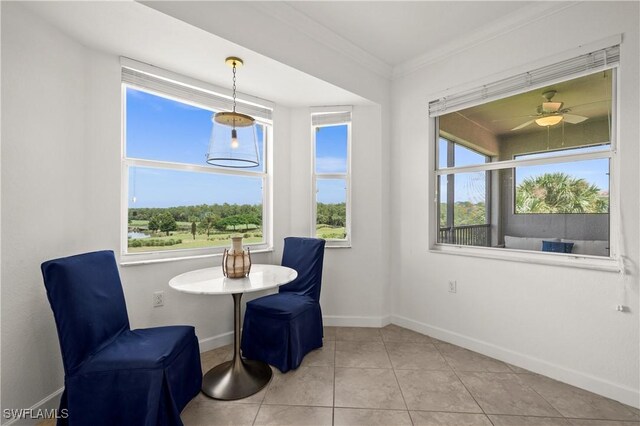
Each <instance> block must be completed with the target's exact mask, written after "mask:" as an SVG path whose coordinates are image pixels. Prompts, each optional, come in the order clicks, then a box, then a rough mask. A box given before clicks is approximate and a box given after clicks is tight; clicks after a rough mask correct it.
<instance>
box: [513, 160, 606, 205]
mask: <svg viewBox="0 0 640 426" xmlns="http://www.w3.org/2000/svg"><path fill="white" fill-rule="evenodd" d="M515 194H516V196H515V208H514V210H515V212H516V214H608V213H609V160H608V159H604V158H603V159H598V160H587V161H574V162H569V163H559V164H548V165H540V166H527V167H518V168H516V169H515Z"/></svg>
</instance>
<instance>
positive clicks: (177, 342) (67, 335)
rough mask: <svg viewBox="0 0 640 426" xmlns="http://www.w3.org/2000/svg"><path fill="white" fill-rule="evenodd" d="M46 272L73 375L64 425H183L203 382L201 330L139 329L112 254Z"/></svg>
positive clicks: (59, 263)
mask: <svg viewBox="0 0 640 426" xmlns="http://www.w3.org/2000/svg"><path fill="white" fill-rule="evenodd" d="M41 269H42V275H43V277H44V283H45V287H46V289H47V297H48V298H49V303H50V304H51V309H52V310H53V315H54V317H55V322H56V327H57V329H58V339H59V341H60V349H61V351H62V362H63V365H64V373H65V377H64V392H63V394H62V398H61V400H60V410H62V409H66V410H67V413H68V418H67V419H59V420H58V425H64V424H69V425H72V426H73V425H105V426H106V425H109V426H112V425H145V426H155V425H182V421H181V420H180V412H181V411H182V409H183V408H184V407H185V406H186V405H187V403H188V402H189V401H190V400H191V399H192V398H193V397H194V396H196V395H197V394H198V392H199V391H200V387H201V384H202V371H201V366H200V350H199V346H198V339H197V338H196V335H195V332H194V329H193V327H191V326H168V327H155V328H146V329H137V330H131V329H130V327H129V318H128V316H127V308H126V305H125V300H124V293H123V292H122V283H121V282H120V276H119V274H118V267H117V265H116V261H115V257H114V255H113V252H112V251H97V252H93V253H86V254H80V255H77V256H70V257H65V258H61V259H54V260H49V261H47V262H44V263H43V264H42V266H41ZM61 412H62V411H61Z"/></svg>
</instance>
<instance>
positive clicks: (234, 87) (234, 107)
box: [233, 62, 236, 112]
mask: <svg viewBox="0 0 640 426" xmlns="http://www.w3.org/2000/svg"><path fill="white" fill-rule="evenodd" d="M233 112H236V63H235V62H234V63H233Z"/></svg>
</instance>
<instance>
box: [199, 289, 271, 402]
mask: <svg viewBox="0 0 640 426" xmlns="http://www.w3.org/2000/svg"><path fill="white" fill-rule="evenodd" d="M232 296H233V359H232V360H231V361H227V362H223V363H222V364H220V365H216V366H215V367H213V368H212V369H211V370H209V371H208V372H207V374H205V375H204V378H203V379H202V392H204V393H205V395H208V396H210V397H211V398H215V399H222V400H225V401H230V400H233V399H241V398H246V397H248V396H251V395H253V394H254V393H257V392H258V391H260V390H261V389H262V388H264V387H265V386H266V385H267V383H269V381H270V380H271V375H272V374H273V373H272V371H271V367H269V364H267V363H264V362H262V361H255V360H250V359H242V356H241V355H240V337H241V336H240V312H241V309H240V308H241V306H240V300H241V299H242V293H233V294H232Z"/></svg>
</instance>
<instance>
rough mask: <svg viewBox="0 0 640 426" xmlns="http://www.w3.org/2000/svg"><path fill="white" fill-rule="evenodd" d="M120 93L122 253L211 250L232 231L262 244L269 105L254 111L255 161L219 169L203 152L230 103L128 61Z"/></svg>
mask: <svg viewBox="0 0 640 426" xmlns="http://www.w3.org/2000/svg"><path fill="white" fill-rule="evenodd" d="M147 67H148V66H147ZM159 72H163V71H159ZM122 93H123V97H122V102H123V112H124V117H123V118H124V127H123V160H122V161H123V168H122V169H123V195H124V199H125V200H126V201H125V202H124V206H125V211H124V212H123V213H124V214H123V234H124V235H123V241H124V244H123V254H140V253H150V255H151V256H154V257H159V258H162V257H168V256H173V257H175V256H176V255H177V253H180V255H195V254H206V253H215V252H218V251H221V250H222V248H223V247H228V246H229V245H230V236H231V235H232V234H241V235H243V236H244V241H243V242H244V244H245V245H252V246H253V248H254V249H255V248H266V247H268V245H269V226H268V224H269V217H268V211H269V210H268V208H267V207H268V206H267V204H268V194H269V191H268V187H267V182H268V180H267V177H268V175H267V172H268V169H269V167H268V164H267V157H268V156H267V155H265V154H266V153H267V147H268V142H269V137H270V134H271V126H270V120H269V118H270V116H269V115H268V114H267V110H264V111H257V112H258V114H257V116H256V114H255V113H256V109H254V110H253V111H252V112H253V113H254V115H253V116H254V117H255V118H257V123H258V124H257V139H258V147H259V156H260V165H259V166H255V167H252V168H245V169H230V168H221V167H215V166H210V165H208V164H207V163H206V162H205V156H206V154H207V150H208V147H209V139H210V135H211V126H212V122H211V118H212V114H213V113H215V112H216V111H220V110H228V109H229V108H228V105H227V103H228V100H227V99H226V98H224V97H221V95H217V94H216V93H215V92H210V91H208V90H205V89H202V90H201V89H197V88H195V87H192V86H186V85H182V84H181V83H177V82H175V81H168V80H164V79H161V78H159V77H157V76H155V75H153V74H145V73H143V72H141V71H137V70H134V69H130V68H123V92H122ZM238 109H240V108H238ZM160 252H164V254H161V253H160Z"/></svg>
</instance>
